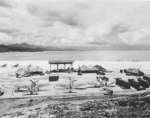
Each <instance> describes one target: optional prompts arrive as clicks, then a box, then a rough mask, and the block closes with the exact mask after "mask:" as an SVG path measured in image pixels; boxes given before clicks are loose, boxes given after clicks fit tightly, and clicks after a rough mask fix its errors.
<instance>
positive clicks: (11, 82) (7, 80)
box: [0, 61, 149, 98]
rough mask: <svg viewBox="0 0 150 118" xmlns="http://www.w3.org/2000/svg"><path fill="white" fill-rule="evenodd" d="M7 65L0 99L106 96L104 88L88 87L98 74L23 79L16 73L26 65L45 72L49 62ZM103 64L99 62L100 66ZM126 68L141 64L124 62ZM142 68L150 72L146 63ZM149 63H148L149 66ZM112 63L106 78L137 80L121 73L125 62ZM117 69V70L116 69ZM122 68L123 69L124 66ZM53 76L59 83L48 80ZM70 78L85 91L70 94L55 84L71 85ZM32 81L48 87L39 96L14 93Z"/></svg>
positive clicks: (1, 71)
mask: <svg viewBox="0 0 150 118" xmlns="http://www.w3.org/2000/svg"><path fill="white" fill-rule="evenodd" d="M81 62H82V61H80V62H75V64H74V66H75V67H78V65H81ZM5 63H7V64H8V66H7V67H5V68H0V82H1V83H0V86H2V85H4V89H5V94H4V95H3V96H0V98H11V97H12V98H14V97H34V96H62V95H63V96H65V95H83V94H85V95H86V94H91V95H92V94H94V93H99V94H104V93H105V92H106V91H103V90H102V88H94V87H93V86H91V85H88V84H87V83H88V82H96V77H97V76H101V75H96V74H83V75H82V76H78V75H77V73H75V72H74V73H52V74H49V75H48V74H45V75H44V76H32V77H23V78H16V77H15V71H16V70H18V69H19V68H20V67H22V66H24V65H28V64H32V65H38V66H40V67H41V68H43V70H44V71H46V70H49V64H48V61H38V62H37V61H34V62H30V61H20V62H14V61H13V62H12V61H7V62H4V61H2V62H0V64H5ZM16 63H19V65H20V67H18V68H12V65H14V64H16ZM100 63H102V62H99V63H98V64H100ZM124 63H125V64H124V67H129V66H132V67H138V66H139V65H140V64H141V63H140V62H137V63H135V62H133V63H131V62H128V63H127V62H124ZM83 64H85V65H87V62H84V63H83ZM88 64H89V65H90V64H91V65H92V64H93V65H95V64H97V63H96V62H92V63H88ZM102 64H103V63H102ZM142 64H143V65H142V67H143V68H145V71H146V72H149V71H148V69H147V66H144V65H146V64H145V63H143V62H142ZM148 64H149V63H147V65H148ZM108 65H110V62H105V66H106V67H107V68H106V67H105V66H103V67H104V68H106V69H108V67H109V69H108V70H111V71H113V72H112V73H106V75H105V76H106V77H108V78H109V80H110V82H115V79H114V78H116V77H121V78H123V79H125V80H128V79H129V78H135V79H136V77H134V76H126V75H125V74H121V73H119V70H120V69H119V67H118V66H119V65H120V66H121V65H123V62H122V63H121V62H118V63H116V62H112V63H111V65H110V66H108ZM115 67H116V68H115ZM120 68H123V67H122V66H121V67H120ZM51 75H58V76H59V81H57V82H49V80H48V78H49V76H51ZM68 77H71V78H72V79H76V80H77V81H76V82H75V84H81V83H83V84H85V89H84V88H82V89H80V90H79V89H73V93H68V91H69V90H67V89H64V88H61V87H56V86H55V84H57V83H64V84H68V83H69V79H68ZM30 80H33V81H36V80H39V82H38V83H37V85H38V84H42V85H43V86H44V85H46V86H45V87H42V88H40V91H39V92H37V95H32V96H31V95H29V91H28V90H26V89H24V91H23V92H17V93H16V92H14V89H15V86H17V85H20V86H22V85H27V86H29V87H30V84H31V82H30ZM47 84H48V85H47ZM110 89H112V90H113V91H114V92H120V93H122V92H123V91H128V92H134V91H136V90H135V89H134V88H131V89H130V90H124V89H122V88H120V87H119V86H115V87H111V88H110Z"/></svg>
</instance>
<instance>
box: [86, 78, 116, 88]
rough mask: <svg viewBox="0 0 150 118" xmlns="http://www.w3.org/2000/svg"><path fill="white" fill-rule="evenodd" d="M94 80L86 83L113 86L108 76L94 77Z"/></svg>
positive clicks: (95, 85)
mask: <svg viewBox="0 0 150 118" xmlns="http://www.w3.org/2000/svg"><path fill="white" fill-rule="evenodd" d="M96 79H97V81H96V82H88V85H93V86H94V87H104V86H105V87H106V86H108V87H113V86H115V85H114V84H115V83H114V82H109V78H107V77H96Z"/></svg>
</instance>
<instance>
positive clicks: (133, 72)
mask: <svg viewBox="0 0 150 118" xmlns="http://www.w3.org/2000/svg"><path fill="white" fill-rule="evenodd" d="M140 67H141V66H140ZM140 67H139V68H137V69H136V68H129V69H127V70H126V71H125V73H126V75H128V76H143V75H144V72H142V71H141V70H140Z"/></svg>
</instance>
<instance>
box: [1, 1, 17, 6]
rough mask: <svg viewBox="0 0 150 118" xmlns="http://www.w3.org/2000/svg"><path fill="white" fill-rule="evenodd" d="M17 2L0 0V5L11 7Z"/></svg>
mask: <svg viewBox="0 0 150 118" xmlns="http://www.w3.org/2000/svg"><path fill="white" fill-rule="evenodd" d="M16 5H17V4H15V2H13V0H11V1H10V0H0V7H7V8H13V7H16Z"/></svg>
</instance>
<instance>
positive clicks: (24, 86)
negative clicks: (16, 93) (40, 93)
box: [15, 85, 30, 89]
mask: <svg viewBox="0 0 150 118" xmlns="http://www.w3.org/2000/svg"><path fill="white" fill-rule="evenodd" d="M15 87H17V88H23V89H29V88H30V86H29V85H16V86H15Z"/></svg>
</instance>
